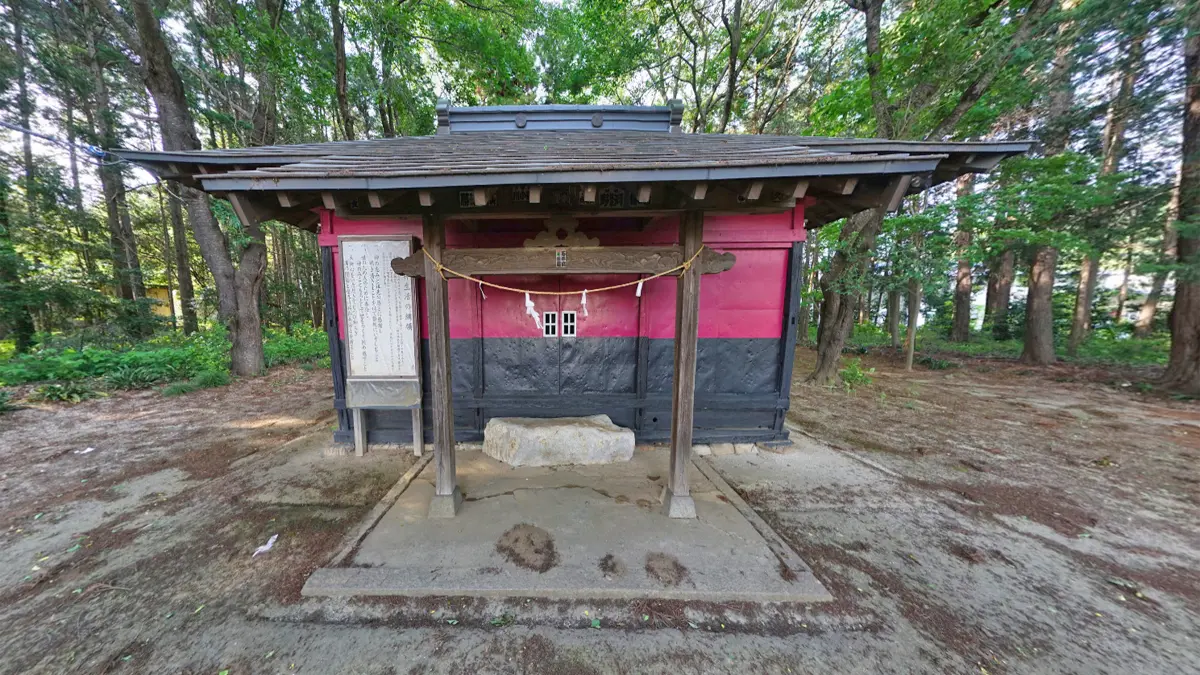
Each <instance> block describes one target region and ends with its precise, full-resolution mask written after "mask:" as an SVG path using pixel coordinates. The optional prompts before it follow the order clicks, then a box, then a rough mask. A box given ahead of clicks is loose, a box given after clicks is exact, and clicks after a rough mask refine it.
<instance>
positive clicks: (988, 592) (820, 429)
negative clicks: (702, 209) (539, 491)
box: [0, 350, 1200, 675]
mask: <svg viewBox="0 0 1200 675" xmlns="http://www.w3.org/2000/svg"><path fill="white" fill-rule="evenodd" d="M797 360H798V363H797V367H796V381H795V384H794V387H793V399H792V410H791V413H790V415H789V424H790V425H791V426H792V428H793V433H792V436H793V439H794V440H795V441H796V445H795V446H794V447H792V448H789V449H785V451H784V452H782V453H779V454H775V453H763V454H760V455H737V456H730V457H714V458H710V459H711V460H712V463H713V465H714V466H715V467H716V468H717V469H718V470H719V471H720V472H721V473H722V474H723V475H724V476H725V478H726V479H727V480H728V481H729V482H730V483H731V484H732V485H734V487H736V488H737V489H738V490H739V491H740V492H741V493H742V494H743V495H744V496H745V497H746V499H747V501H748V502H749V503H751V504H752V505H753V506H754V507H755V508H756V510H758V511H759V513H760V514H761V515H762V516H763V517H764V518H765V519H766V520H768V522H770V523H771V524H772V525H773V526H774V527H775V528H776V529H777V530H778V531H779V532H780V534H781V535H782V536H783V537H784V538H785V539H786V540H787V541H788V542H789V543H790V544H791V545H792V546H793V547H794V548H795V549H796V550H797V551H798V552H799V553H800V554H801V556H803V557H804V558H805V560H806V561H807V562H808V563H809V564H811V565H812V567H813V570H814V572H815V573H816V575H817V576H818V578H820V579H821V581H822V582H823V583H825V584H826V586H827V588H829V590H830V591H831V592H832V593H833V595H834V597H835V601H834V602H832V603H827V604H823V605H815V606H811V607H781V606H769V607H752V606H709V605H684V604H681V603H671V602H655V601H642V602H635V603H624V602H622V603H616V602H613V603H601V604H593V605H586V606H584V605H580V604H572V603H566V602H538V601H481V600H468V599H461V598H441V599H436V598H435V599H424V600H420V601H403V600H388V601H369V600H360V601H334V600H312V599H302V598H301V597H300V588H301V586H302V585H303V582H304V580H305V578H306V577H307V575H308V573H309V572H310V571H311V570H313V569H314V568H316V567H318V566H320V565H321V564H323V563H324V562H325V561H326V560H327V559H328V558H329V557H331V556H332V555H333V554H334V552H335V551H336V550H337V548H338V547H339V545H340V543H341V541H342V538H343V537H344V536H345V534H346V533H347V532H348V531H349V530H351V529H352V528H353V527H354V525H355V524H356V523H357V522H358V520H359V519H360V518H361V517H362V516H363V515H364V514H365V513H366V512H367V511H368V510H369V509H370V508H371V506H372V505H373V504H374V503H375V501H376V500H378V499H379V498H380V497H381V496H382V495H383V494H384V493H385V492H386V491H387V490H388V488H389V487H390V486H391V484H392V483H393V482H394V481H395V480H396V479H397V478H398V477H399V476H400V475H401V474H402V473H403V472H404V471H405V470H406V469H407V468H408V467H409V466H411V464H412V462H413V460H412V458H411V456H410V455H409V454H408V453H407V452H405V450H404V449H402V448H378V449H373V451H372V452H371V453H369V455H368V456H367V457H365V458H361V459H359V458H353V457H326V456H325V453H324V450H325V449H326V448H327V447H328V434H329V430H330V428H331V425H332V424H333V421H334V415H333V412H332V400H331V395H330V392H329V389H330V387H329V373H328V371H320V370H317V371H305V370H301V369H298V368H281V369H277V370H274V371H272V372H271V374H270V375H268V376H267V377H264V378H260V379H256V380H249V381H240V382H236V383H234V384H233V385H231V386H230V387H227V388H223V389H216V390H207V391H201V392H196V393H194V394H190V395H186V396H183V397H179V398H163V397H161V396H160V395H158V394H157V393H154V392H142V393H128V394H118V395H115V396H112V397H109V398H105V399H101V400H95V401H86V402H83V403H81V404H78V405H75V406H58V405H45V404H37V405H31V407H29V408H27V409H24V410H20V411H18V412H14V413H9V414H6V415H3V416H0V673H61V672H69V673H103V672H113V673H211V674H213V675H217V674H219V673H222V672H228V673H230V674H231V675H234V674H238V673H343V672H345V673H379V674H383V673H424V672H436V673H510V672H512V673H659V672H661V673H667V672H670V673H707V672H738V673H750V672H753V673H759V672H764V673H809V672H813V673H816V672H821V673H825V672H830V673H833V672H837V673H878V672H895V673H1059V672H1063V673H1128V672H1144V673H1188V672H1200V470H1198V469H1197V456H1198V455H1200V407H1198V406H1197V405H1196V404H1195V403H1188V402H1180V401H1172V400H1169V399H1166V398H1162V397H1155V396H1152V395H1147V394H1140V393H1137V387H1136V386H1134V385H1133V381H1134V380H1133V379H1132V375H1131V374H1128V373H1120V372H1112V371H1105V370H1095V369H1080V368H1073V367H1066V366H1060V367H1056V368H1053V369H1048V370H1040V369H1039V370H1031V369H1026V368H1023V367H1021V366H1018V365H1016V364H1013V363H1010V362H1003V361H991V360H967V361H964V362H962V363H961V364H960V365H961V367H957V368H951V369H947V370H936V371H934V370H927V369H924V368H921V367H918V369H917V371H916V372H915V373H911V374H909V373H904V372H903V371H902V370H900V369H899V368H897V366H896V365H895V362H894V361H893V360H891V359H889V358H887V357H885V356H867V357H864V365H865V366H869V367H874V368H876V372H875V374H874V375H873V379H874V382H873V383H872V384H870V385H867V386H864V387H862V388H860V389H859V390H857V391H855V392H853V393H847V392H845V391H842V390H839V389H833V390H831V389H818V388H813V387H809V386H806V385H804V384H802V382H801V380H802V377H803V375H804V374H805V373H806V372H807V369H808V367H810V366H811V361H812V355H811V353H809V352H807V351H806V350H801V351H800V353H799V354H798V359H797ZM273 535H278V537H277V539H276V540H275V543H274V545H273V546H272V547H271V549H270V550H269V551H267V552H265V553H262V554H260V555H258V556H254V555H253V554H254V552H255V550H256V548H258V547H260V546H263V545H265V544H266V543H267V542H268V541H269V540H270V539H271V537H272V536H273ZM597 626H599V627H598V628H597Z"/></svg>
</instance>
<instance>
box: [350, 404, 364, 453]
mask: <svg viewBox="0 0 1200 675" xmlns="http://www.w3.org/2000/svg"><path fill="white" fill-rule="evenodd" d="M351 419H352V420H353V424H354V456H355V457H362V456H363V453H365V452H366V451H367V414H366V412H364V411H363V409H362V408H354V409H353V411H352V412H351Z"/></svg>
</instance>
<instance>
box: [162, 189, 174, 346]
mask: <svg viewBox="0 0 1200 675" xmlns="http://www.w3.org/2000/svg"><path fill="white" fill-rule="evenodd" d="M165 202H166V198H165V197H164V196H163V185H162V183H159V184H158V221H159V224H160V225H161V226H162V242H163V247H162V258H163V271H164V272H165V274H164V276H166V278H167V308H168V309H170V310H171V330H179V317H178V316H176V314H175V285H174V284H173V283H172V279H171V277H172V273H173V272H174V269H173V268H174V265H173V264H171V258H172V257H173V255H172V252H173V251H174V247H173V246H172V245H171V230H170V225H168V224H167V205H166V203H165Z"/></svg>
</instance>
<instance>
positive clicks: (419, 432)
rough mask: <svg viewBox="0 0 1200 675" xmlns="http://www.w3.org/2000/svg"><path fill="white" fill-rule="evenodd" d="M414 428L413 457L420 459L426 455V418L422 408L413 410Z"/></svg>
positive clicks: (418, 407)
mask: <svg viewBox="0 0 1200 675" xmlns="http://www.w3.org/2000/svg"><path fill="white" fill-rule="evenodd" d="M412 427H413V455H415V456H417V457H420V456H421V455H424V454H425V425H424V416H423V415H422V414H421V406H417V407H415V408H413V411H412Z"/></svg>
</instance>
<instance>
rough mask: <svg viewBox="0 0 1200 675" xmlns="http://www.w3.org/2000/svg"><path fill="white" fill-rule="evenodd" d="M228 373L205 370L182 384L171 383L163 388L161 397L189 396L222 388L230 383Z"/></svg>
mask: <svg viewBox="0 0 1200 675" xmlns="http://www.w3.org/2000/svg"><path fill="white" fill-rule="evenodd" d="M230 381H231V380H230V377H229V373H227V372H225V371H223V370H206V371H204V372H202V373H199V374H197V375H196V376H195V377H193V378H192V379H190V380H185V381H182V382H172V383H171V384H168V385H167V386H165V387H163V389H162V395H163V396H181V395H183V394H190V393H192V392H194V391H199V390H201V389H211V388H212V387H224V386H225V385H227V384H229V383H230Z"/></svg>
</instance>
